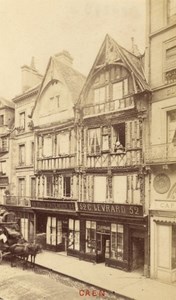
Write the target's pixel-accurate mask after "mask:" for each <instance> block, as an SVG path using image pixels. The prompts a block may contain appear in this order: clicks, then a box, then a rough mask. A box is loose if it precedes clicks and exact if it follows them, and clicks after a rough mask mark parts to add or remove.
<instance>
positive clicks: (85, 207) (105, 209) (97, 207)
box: [77, 202, 143, 217]
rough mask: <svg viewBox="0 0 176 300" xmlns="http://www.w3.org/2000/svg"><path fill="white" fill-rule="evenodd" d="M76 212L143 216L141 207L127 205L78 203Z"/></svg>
mask: <svg viewBox="0 0 176 300" xmlns="http://www.w3.org/2000/svg"><path fill="white" fill-rule="evenodd" d="M77 204H78V210H79V211H80V212H86V213H90V212H93V213H101V214H102V213H103V214H110V215H122V216H138V217H139V216H143V207H142V206H141V205H129V204H111V203H110V204H106V203H90V202H84V203H83V202H78V203H77Z"/></svg>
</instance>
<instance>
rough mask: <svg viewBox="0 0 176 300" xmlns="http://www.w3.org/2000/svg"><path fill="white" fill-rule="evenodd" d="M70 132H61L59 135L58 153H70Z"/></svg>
mask: <svg viewBox="0 0 176 300" xmlns="http://www.w3.org/2000/svg"><path fill="white" fill-rule="evenodd" d="M69 136H70V133H69V132H68V131H67V132H61V133H59V134H58V135H57V147H58V155H59V154H60V155H64V154H69V153H70V149H69V145H70V140H69Z"/></svg>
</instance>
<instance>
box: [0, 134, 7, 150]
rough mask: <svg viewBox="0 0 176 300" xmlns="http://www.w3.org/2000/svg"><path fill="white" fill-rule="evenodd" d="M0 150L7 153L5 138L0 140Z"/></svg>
mask: <svg viewBox="0 0 176 300" xmlns="http://www.w3.org/2000/svg"><path fill="white" fill-rule="evenodd" d="M0 148H1V151H8V138H7V137H2V138H0Z"/></svg>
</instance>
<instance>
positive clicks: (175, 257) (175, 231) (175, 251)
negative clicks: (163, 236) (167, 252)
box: [172, 225, 176, 269]
mask: <svg viewBox="0 0 176 300" xmlns="http://www.w3.org/2000/svg"><path fill="white" fill-rule="evenodd" d="M172 269H176V225H173V226H172Z"/></svg>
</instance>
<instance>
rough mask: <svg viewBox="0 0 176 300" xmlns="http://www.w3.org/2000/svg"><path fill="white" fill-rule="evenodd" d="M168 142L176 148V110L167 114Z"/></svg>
mask: <svg viewBox="0 0 176 300" xmlns="http://www.w3.org/2000/svg"><path fill="white" fill-rule="evenodd" d="M167 142H168V143H173V145H174V146H176V109H174V110H172V111H168V112H167Z"/></svg>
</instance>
